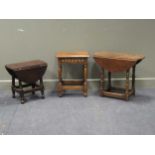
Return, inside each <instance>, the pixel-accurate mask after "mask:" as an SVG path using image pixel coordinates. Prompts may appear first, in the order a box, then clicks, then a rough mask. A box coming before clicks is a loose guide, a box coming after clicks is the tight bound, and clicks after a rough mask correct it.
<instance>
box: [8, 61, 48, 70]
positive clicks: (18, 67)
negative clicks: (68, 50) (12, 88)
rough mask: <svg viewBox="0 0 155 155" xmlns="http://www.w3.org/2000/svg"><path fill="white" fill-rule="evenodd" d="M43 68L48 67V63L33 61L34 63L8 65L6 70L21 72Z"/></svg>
mask: <svg viewBox="0 0 155 155" xmlns="http://www.w3.org/2000/svg"><path fill="white" fill-rule="evenodd" d="M43 66H47V63H46V62H44V61H42V60H32V61H26V62H20V63H14V64H8V65H6V68H8V69H10V70H13V71H20V70H26V69H31V68H38V67H43Z"/></svg>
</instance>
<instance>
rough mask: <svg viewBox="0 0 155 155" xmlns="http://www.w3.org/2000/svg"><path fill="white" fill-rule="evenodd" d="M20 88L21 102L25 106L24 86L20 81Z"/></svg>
mask: <svg viewBox="0 0 155 155" xmlns="http://www.w3.org/2000/svg"><path fill="white" fill-rule="evenodd" d="M19 88H20V100H21V104H24V102H25V99H24V91H23V86H22V82H21V81H20V80H19Z"/></svg>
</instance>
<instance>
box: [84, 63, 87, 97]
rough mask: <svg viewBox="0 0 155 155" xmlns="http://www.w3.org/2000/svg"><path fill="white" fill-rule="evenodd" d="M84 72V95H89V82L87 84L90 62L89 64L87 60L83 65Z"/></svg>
mask: <svg viewBox="0 0 155 155" xmlns="http://www.w3.org/2000/svg"><path fill="white" fill-rule="evenodd" d="M83 72H84V83H83V95H84V96H87V91H88V84H87V77H88V64H87V61H86V63H85V64H84V66H83Z"/></svg>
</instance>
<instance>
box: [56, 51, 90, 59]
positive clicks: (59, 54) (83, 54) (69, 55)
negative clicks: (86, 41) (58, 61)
mask: <svg viewBox="0 0 155 155" xmlns="http://www.w3.org/2000/svg"><path fill="white" fill-rule="evenodd" d="M56 57H57V58H79V57H80V58H88V57H89V53H88V52H87V51H79V52H64V51H60V52H57V53H56Z"/></svg>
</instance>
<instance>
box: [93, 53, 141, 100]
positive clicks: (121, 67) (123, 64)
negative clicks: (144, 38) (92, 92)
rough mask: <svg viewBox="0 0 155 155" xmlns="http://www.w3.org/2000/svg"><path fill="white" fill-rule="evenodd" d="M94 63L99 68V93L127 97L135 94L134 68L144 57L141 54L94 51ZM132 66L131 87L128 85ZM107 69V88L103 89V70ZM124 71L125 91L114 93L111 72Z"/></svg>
mask: <svg viewBox="0 0 155 155" xmlns="http://www.w3.org/2000/svg"><path fill="white" fill-rule="evenodd" d="M94 59H95V61H96V63H97V64H98V65H99V66H100V68H101V76H100V77H101V81H100V95H101V96H108V97H116V98H122V99H125V100H128V99H129V96H131V95H135V68H136V65H137V64H138V63H139V62H140V61H142V60H143V59H144V56H143V55H137V54H127V53H118V52H107V51H106V52H96V53H95V54H94ZM131 68H132V88H131V90H130V88H129V86H130V84H129V76H130V74H129V73H130V69H131ZM103 70H108V89H107V91H105V89H104V72H103ZM115 72H126V83H125V92H124V93H116V92H112V90H111V73H115Z"/></svg>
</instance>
